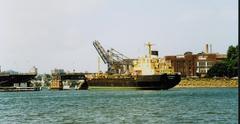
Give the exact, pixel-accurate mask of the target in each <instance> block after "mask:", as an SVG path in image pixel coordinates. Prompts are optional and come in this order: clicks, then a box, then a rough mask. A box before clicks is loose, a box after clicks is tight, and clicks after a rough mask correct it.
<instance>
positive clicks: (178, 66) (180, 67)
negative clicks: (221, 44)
mask: <svg viewBox="0 0 240 124" xmlns="http://www.w3.org/2000/svg"><path fill="white" fill-rule="evenodd" d="M226 58H227V55H226V54H219V53H212V46H211V45H210V49H209V47H208V44H206V46H205V51H204V52H201V53H198V54H193V53H192V52H185V53H184V54H183V55H172V56H165V59H166V60H169V61H171V64H172V67H173V69H174V72H180V73H181V75H182V76H184V77H192V76H199V77H204V76H206V74H207V72H208V70H209V69H210V68H211V67H212V66H213V65H214V64H215V63H217V62H220V61H223V60H224V59H226Z"/></svg>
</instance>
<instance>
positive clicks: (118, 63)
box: [93, 40, 133, 74]
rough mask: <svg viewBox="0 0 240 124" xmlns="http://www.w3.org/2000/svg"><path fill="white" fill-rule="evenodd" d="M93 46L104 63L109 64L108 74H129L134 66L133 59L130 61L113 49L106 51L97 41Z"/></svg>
mask: <svg viewBox="0 0 240 124" xmlns="http://www.w3.org/2000/svg"><path fill="white" fill-rule="evenodd" d="M93 46H94V47H95V49H96V50H97V52H98V54H99V56H100V57H101V59H102V60H103V62H104V63H105V64H107V66H108V70H107V73H119V74H124V73H128V71H129V68H130V67H131V66H132V61H133V60H132V59H129V58H128V57H126V56H125V55H123V54H122V53H120V52H118V51H117V50H115V49H113V48H111V49H110V50H107V51H106V50H105V49H104V48H103V47H102V45H101V44H100V42H99V41H97V40H95V41H93Z"/></svg>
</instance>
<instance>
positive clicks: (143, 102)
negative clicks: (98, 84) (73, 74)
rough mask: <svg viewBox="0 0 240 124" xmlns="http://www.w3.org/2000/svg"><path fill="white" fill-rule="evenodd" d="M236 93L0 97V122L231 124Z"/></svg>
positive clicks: (25, 94)
mask: <svg viewBox="0 0 240 124" xmlns="http://www.w3.org/2000/svg"><path fill="white" fill-rule="evenodd" d="M237 94H238V90H237V88H173V89H170V90H167V91H143V90H139V91H135V90H88V91H76V90H67V91H48V90H43V91H39V92H0V122H1V124H5V123H9V124H14V123H42V124H46V123H81V124H83V123H100V124H105V123H111V124H112V123H113V124H119V123H136V124H141V123H142V124H151V123H161V124H165V123H166V124H169V123H170V124H174V123H215V124H221V123H222V124H234V123H237V122H238V107H237V106H238V98H237V97H238V95H237Z"/></svg>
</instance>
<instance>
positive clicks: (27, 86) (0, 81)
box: [0, 68, 40, 91]
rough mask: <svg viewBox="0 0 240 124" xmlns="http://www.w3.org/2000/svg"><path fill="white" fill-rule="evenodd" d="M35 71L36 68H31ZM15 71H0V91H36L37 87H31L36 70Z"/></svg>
mask: <svg viewBox="0 0 240 124" xmlns="http://www.w3.org/2000/svg"><path fill="white" fill-rule="evenodd" d="M33 69H34V70H35V71H36V68H33ZM35 71H34V72H33V71H32V72H29V73H16V72H0V91H36V90H40V89H39V88H35V87H31V82H30V81H31V80H32V79H34V78H35V76H36V75H37V73H36V72H35Z"/></svg>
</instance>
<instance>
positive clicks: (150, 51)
mask: <svg viewBox="0 0 240 124" xmlns="http://www.w3.org/2000/svg"><path fill="white" fill-rule="evenodd" d="M152 45H153V44H152V43H150V42H148V43H147V44H146V46H147V47H148V57H149V58H151V55H152Z"/></svg>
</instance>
